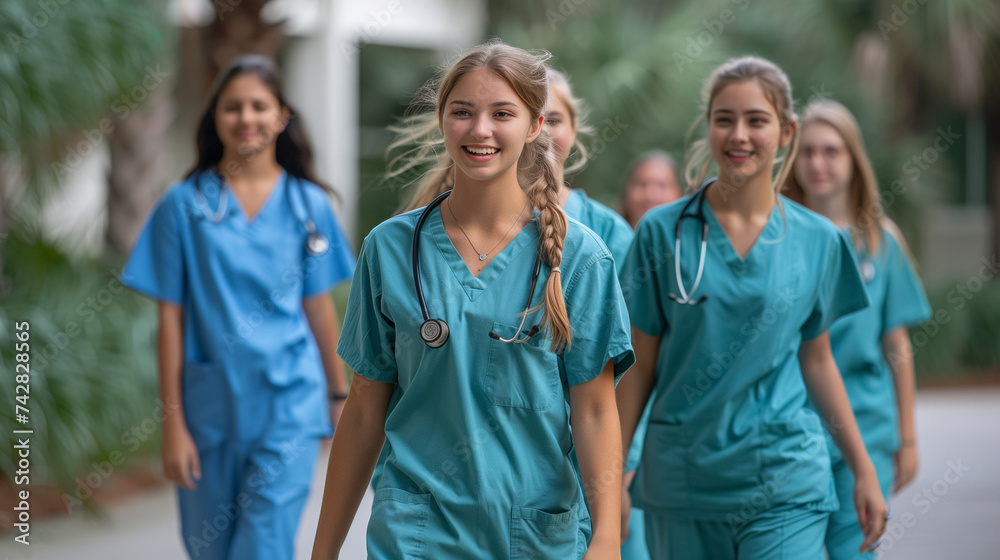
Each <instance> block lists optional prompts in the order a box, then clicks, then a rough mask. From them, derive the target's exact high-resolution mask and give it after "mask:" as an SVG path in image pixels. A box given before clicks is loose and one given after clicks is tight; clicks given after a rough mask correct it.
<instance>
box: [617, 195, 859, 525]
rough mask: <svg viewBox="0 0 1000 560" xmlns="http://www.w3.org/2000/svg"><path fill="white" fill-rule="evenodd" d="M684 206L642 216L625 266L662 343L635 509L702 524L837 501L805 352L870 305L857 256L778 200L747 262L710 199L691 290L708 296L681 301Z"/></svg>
mask: <svg viewBox="0 0 1000 560" xmlns="http://www.w3.org/2000/svg"><path fill="white" fill-rule="evenodd" d="M687 200H688V198H687V197H685V198H684V199H681V200H680V201H677V202H675V203H673V204H671V205H668V206H663V207H658V208H654V209H652V210H650V211H649V212H648V213H647V214H646V216H645V217H644V218H643V219H642V221H641V222H640V224H639V226H638V228H637V231H636V238H635V241H634V242H633V245H632V249H631V250H630V252H629V256H628V258H627V259H626V261H625V265H624V270H623V271H622V279H623V280H622V289H623V290H624V293H625V299H626V301H627V302H628V306H629V315H630V318H631V320H632V325H633V326H635V327H637V328H639V329H640V330H642V331H643V332H644V333H646V334H648V335H650V336H657V337H661V342H660V348H659V352H658V354H657V362H656V382H655V387H654V390H653V397H652V398H653V399H654V401H653V405H652V412H651V416H650V420H649V428H648V432H647V434H646V441H645V451H644V453H643V456H642V460H641V462H640V466H639V470H638V473H637V475H636V482H635V484H633V487H632V494H633V498H634V499H635V501H636V503H637V507H641V508H643V509H645V510H654V511H661V512H669V513H670V514H671V515H673V516H678V517H687V518H702V519H727V518H729V517H728V516H733V515H736V516H737V518H738V519H744V518H748V517H747V516H752V515H754V514H755V513H760V512H762V511H764V510H765V509H769V508H771V507H774V506H776V505H781V504H808V507H812V508H816V509H822V510H833V509H836V507H837V500H836V495H835V493H834V491H833V485H832V480H831V475H830V458H829V455H828V452H827V448H826V438H825V436H824V435H823V432H824V430H823V427H822V425H821V423H820V419H819V417H818V416H817V415H816V413H815V412H814V411H812V410H810V409H808V408H807V407H806V401H807V397H806V390H805V385H804V383H803V380H802V373H801V369H800V366H799V361H798V351H799V347H800V345H801V343H802V341H803V340H809V339H813V338H815V337H817V336H820V335H822V334H823V333H824V332H826V331H827V330H828V329H829V327H830V325H831V324H833V322H834V321H835V320H836V319H838V318H840V317H842V316H844V315H847V314H849V313H851V312H854V311H857V310H859V309H862V308H864V307H865V306H867V305H868V296H867V295H866V293H865V288H864V284H863V283H862V281H861V278H860V276H859V273H858V270H857V264H856V262H855V260H854V257H853V253H852V252H851V249H850V247H849V245H848V243H847V242H846V241H845V240H844V238H843V237H842V236H841V235H840V234H839V232H838V231H837V229H836V227H834V225H833V224H832V223H831V222H830V221H829V220H827V219H826V218H824V217H822V216H819V215H818V214H815V213H813V212H811V211H809V210H807V209H805V208H804V207H802V206H800V205H798V204H796V203H794V202H792V201H790V200H788V199H785V198H784V197H781V205H780V208H779V206H778V205H776V206H775V208H774V210H773V211H772V213H771V216H770V219H769V221H768V223H767V225H766V226H765V228H764V230H763V232H762V233H761V235H760V237H759V238H758V240H757V241H756V243H755V244H754V246H753V248H752V249H751V250H750V252H749V253H748V254H747V255H746V257H745V258H743V259H741V258H740V257H739V255H738V254H737V253H736V251H735V250H734V249H733V247H732V245H731V243H730V242H729V239H728V237H727V236H726V234H725V232H724V231H723V230H722V228H721V226H720V225H719V223H718V221H717V220H716V218H715V215H714V214H713V212H712V209H711V205H709V204H707V203H706V204H705V205H704V213H705V217H706V219H707V220H708V224H709V232H708V248H707V255H706V259H705V270H704V275H703V277H702V280H701V286H700V287H699V289H698V293H697V294H696V296H695V297H699V296H700V295H703V294H704V295H707V296H708V299H707V300H705V301H704V302H702V303H700V304H698V305H685V304H679V303H677V302H675V301H672V300H671V299H669V298H668V297H667V296H668V294H680V290H679V289H678V287H677V285H676V284H677V283H676V279H675V270H674V262H675V255H674V226H675V224H676V221H677V218H678V216H679V215H680V213H681V209H682V208H683V206H684V203H685V202H686V201H687ZM781 208H783V209H784V219H783V216H782V211H781ZM701 231H702V228H701V225H700V224H699V223H698V222H697V221H695V220H685V222H684V227H683V228H682V230H681V236H682V240H681V241H682V248H681V258H682V260H683V262H682V265H683V266H682V275H683V279H684V282H685V284H684V285H685V288H686V289H690V287H691V285H692V284H693V282H694V277H695V274H696V272H697V267H698V260H699V253H700V246H701ZM675 327H676V328H675Z"/></svg>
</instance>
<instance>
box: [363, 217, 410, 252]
mask: <svg viewBox="0 0 1000 560" xmlns="http://www.w3.org/2000/svg"><path fill="white" fill-rule="evenodd" d="M423 211H424V208H417V209H416V210H410V211H409V212H404V213H402V214H398V215H396V216H393V217H391V218H389V219H387V220H385V221H384V222H382V223H380V224H379V225H377V226H375V227H373V228H372V230H371V231H369V232H368V235H366V236H365V241H364V244H365V246H366V247H367V248H368V250H370V251H371V250H374V249H375V248H377V247H380V246H381V247H397V248H398V247H403V246H405V247H406V248H407V250H408V249H409V247H410V243H411V242H412V241H413V231H414V229H416V225H417V220H418V219H419V218H420V215H421V214H422V213H423Z"/></svg>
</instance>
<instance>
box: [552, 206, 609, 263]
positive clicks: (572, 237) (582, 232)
mask: <svg viewBox="0 0 1000 560" xmlns="http://www.w3.org/2000/svg"><path fill="white" fill-rule="evenodd" d="M566 225H567V227H566V240H565V241H564V242H563V255H567V254H571V255H597V256H598V257H603V256H605V255H606V256H608V257H610V256H611V252H610V251H609V250H608V247H607V245H606V244H605V243H604V240H603V239H601V236H600V235H598V234H597V232H595V231H594V230H593V229H591V228H590V227H588V226H587V225H586V224H584V223H583V222H581V221H579V220H577V219H576V218H572V217H570V216H566Z"/></svg>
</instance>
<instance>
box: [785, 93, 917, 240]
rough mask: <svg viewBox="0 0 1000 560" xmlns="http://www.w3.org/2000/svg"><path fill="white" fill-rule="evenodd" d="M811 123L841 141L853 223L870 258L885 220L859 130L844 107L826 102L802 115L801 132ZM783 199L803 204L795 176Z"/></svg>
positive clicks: (817, 103) (788, 185)
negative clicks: (848, 158) (848, 160)
mask: <svg viewBox="0 0 1000 560" xmlns="http://www.w3.org/2000/svg"><path fill="white" fill-rule="evenodd" d="M813 123H823V124H826V125H829V126H831V127H833V129H834V130H836V131H837V134H839V135H840V137H841V138H842V139H843V140H844V145H845V146H846V147H847V151H848V153H849V154H850V156H851V162H852V168H853V169H852V171H851V184H850V186H849V187H848V188H849V189H850V192H849V194H848V196H849V197H850V201H851V213H852V217H853V218H854V219H853V222H854V225H855V226H856V227H857V228H858V229H859V230H861V235H862V236H863V237H864V240H865V242H866V243H867V245H868V251H869V253H871V254H872V255H874V254H875V253H877V252H878V247H879V243H880V242H881V240H882V226H883V221H885V220H886V218H885V212H884V211H883V209H882V201H881V200H880V199H879V196H878V180H877V179H876V178H875V171H874V170H873V169H872V162H871V160H870V159H869V158H868V152H867V150H865V141H864V139H863V138H862V136H861V127H860V126H858V121H857V120H856V119H855V118H854V115H852V114H851V112H850V110H848V109H847V107H844V106H843V105H841V104H840V103H837V102H836V101H830V100H827V99H821V100H818V101H813V102H812V103H810V104H809V105H807V106H806V108H805V109H804V110H803V111H802V124H801V130H805V128H806V127H807V126H809V125H810V124H813ZM785 195H786V196H787V197H788V198H790V199H792V200H794V201H796V202H799V203H804V202H805V191H804V190H802V185H801V184H799V181H798V179H796V177H795V173H792V174H790V175H789V176H788V181H787V182H786V184H785ZM887 229H892V230H895V229H896V228H895V225H892V226H887ZM900 239H902V237H900Z"/></svg>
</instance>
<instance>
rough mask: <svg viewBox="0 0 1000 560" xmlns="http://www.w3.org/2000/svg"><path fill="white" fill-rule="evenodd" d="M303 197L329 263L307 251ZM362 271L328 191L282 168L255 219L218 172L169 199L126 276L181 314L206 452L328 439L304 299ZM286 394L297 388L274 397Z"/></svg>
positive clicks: (196, 431)
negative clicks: (268, 439)
mask: <svg viewBox="0 0 1000 560" xmlns="http://www.w3.org/2000/svg"><path fill="white" fill-rule="evenodd" d="M199 177H200V179H201V180H200V183H201V185H200V190H201V192H202V193H203V194H204V197H205V198H204V200H202V201H201V202H199V199H198V197H197V195H196V185H195V183H196V179H197V178H199ZM303 195H305V196H308V197H309V201H310V204H311V209H312V216H313V217H312V219H313V221H314V222H315V225H316V229H317V231H318V232H320V233H322V234H323V235H325V236H326V237H327V239H328V240H329V242H330V247H329V249H327V251H326V252H325V253H324V254H323V255H321V256H312V255H309V254H308V253H307V252H306V249H305V246H306V236H307V232H306V229H305V226H304V223H305V221H306V219H307V217H308V216H309V212H307V210H306V208H305V206H304V200H305V199H304V198H303ZM220 204H221V205H222V206H220ZM219 208H222V209H223V210H224V212H223V215H219V216H217V213H218V209H219ZM216 218H218V223H216V221H215V219H216ZM354 263H355V259H354V253H353V251H352V250H351V246H350V244H349V243H348V242H347V239H346V238H345V236H344V234H343V232H342V231H341V228H340V226H339V225H338V223H337V220H336V219H335V218H334V215H333V212H332V210H331V208H330V204H329V202H328V200H327V198H326V195H325V193H324V192H323V190H322V189H320V188H319V187H318V186H316V185H314V184H312V183H310V182H308V181H304V180H300V179H296V178H291V179H289V177H288V176H287V174H286V173H284V172H283V173H282V174H281V177H280V178H279V179H278V181H277V183H276V184H275V186H274V188H273V189H272V192H271V194H270V195H269V196H268V198H267V200H266V201H265V203H264V205H263V206H262V207H261V208H260V211H259V213H258V214H257V215H256V216H255V217H254V218H253V220H251V221H248V220H247V218H246V216H245V215H244V214H243V212H242V209H241V208H240V205H239V203H238V202H237V201H236V198H235V197H234V196H233V195H232V194H231V193H230V192H229V189H228V188H226V187H224V186H223V184H222V182H221V179H220V178H219V176H218V175H216V174H214V173H210V172H204V173H199V174H196V175H195V176H194V177H192V178H189V179H187V180H184V181H182V182H180V183H178V184H176V185H174V186H173V187H171V188H170V190H169V191H168V192H167V193H166V194H165V195H164V197H163V199H162V200H161V201H160V202H159V203H158V204H157V206H156V208H155V209H154V210H153V213H152V215H151V216H150V218H149V220H148V222H147V223H146V225H145V227H144V228H143V230H142V233H141V234H140V236H139V239H138V241H137V242H136V244H135V248H134V249H133V250H132V254H131V256H130V257H129V260H128V263H127V264H126V266H125V268H124V270H123V271H122V275H121V276H122V283H123V284H124V285H126V286H128V287H129V288H132V289H134V290H136V291H138V292H140V293H142V294H145V295H147V296H149V297H151V298H153V299H155V300H158V301H165V302H169V303H173V304H176V305H180V306H182V307H183V309H184V320H183V321H184V323H183V329H184V370H183V373H182V394H183V402H184V415H185V418H186V420H187V424H188V428H189V430H190V431H191V435H192V438H193V439H194V441H195V443H196V444H197V445H198V447H199V448H200V449H205V448H208V447H211V446H213V445H216V444H219V443H222V442H223V441H225V440H231V441H250V440H253V439H255V438H257V437H259V436H260V434H262V433H263V432H264V431H265V430H270V431H275V430H277V431H282V430H284V431H288V432H294V433H297V434H302V433H305V434H329V433H330V431H331V430H330V422H329V414H328V413H327V403H326V401H327V393H326V390H325V387H326V380H325V376H324V374H323V367H322V363H321V361H320V356H319V350H318V348H317V346H316V340H315V338H314V337H313V334H312V331H311V330H310V328H309V324H308V321H307V320H306V317H305V313H304V312H303V309H302V299H303V298H305V297H310V296H314V295H318V294H322V293H325V292H327V291H328V290H330V288H331V287H332V286H333V285H334V284H336V283H338V282H340V281H342V280H344V279H346V278H348V277H350V276H351V274H353V272H354ZM283 388H284V389H288V388H293V389H294V390H292V391H291V392H289V391H285V392H284V393H283V394H284V395H285V397H283V399H285V400H278V401H276V400H275V399H274V398H273V396H274V394H275V392H276V391H278V390H279V389H283Z"/></svg>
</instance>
